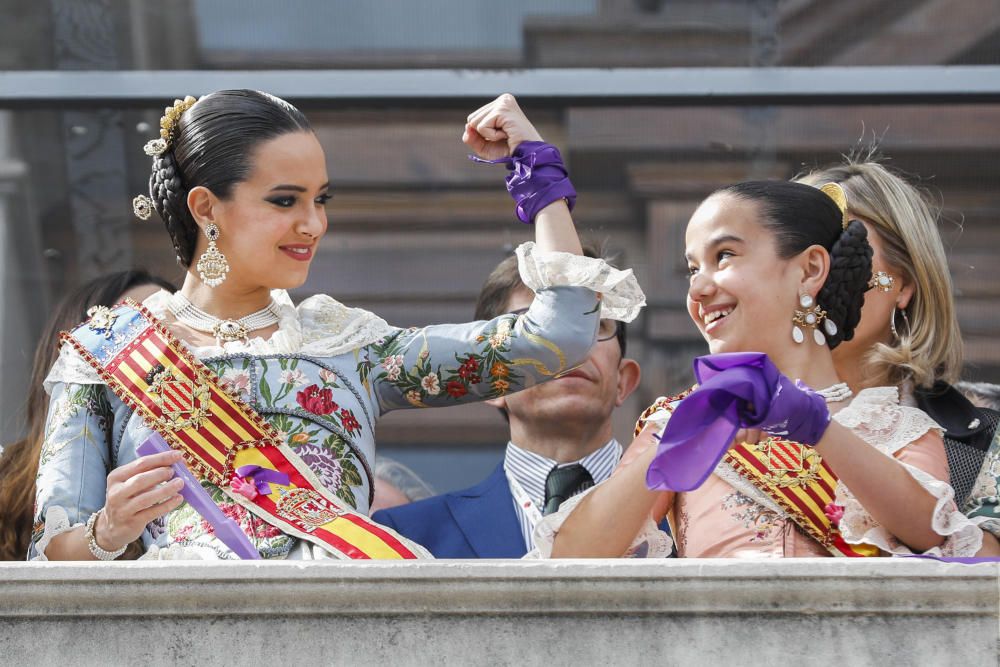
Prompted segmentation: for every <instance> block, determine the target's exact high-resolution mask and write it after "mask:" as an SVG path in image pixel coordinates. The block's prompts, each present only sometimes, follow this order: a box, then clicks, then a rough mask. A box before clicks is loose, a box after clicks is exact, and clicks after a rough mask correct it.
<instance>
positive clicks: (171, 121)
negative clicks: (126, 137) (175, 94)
mask: <svg viewBox="0 0 1000 667" xmlns="http://www.w3.org/2000/svg"><path fill="white" fill-rule="evenodd" d="M197 101H198V100H196V99H195V98H193V97H191V96H190V95H188V96H187V97H185V98H184V99H183V100H174V105H173V106H170V107H167V108H166V109H164V110H163V116H162V117H161V118H160V138H159V139H153V140H152V141H148V142H146V145H145V146H143V148H142V150H143V152H144V153H146V155H149V156H150V157H156V156H157V155H163V154H164V153H166V152H167V150H168V149H169V148H170V144H171V143H173V141H174V131H175V130H176V129H177V124H178V123H179V122H180V120H181V116H182V115H184V112H185V111H187V110H188V109H190V108H191V107H193V106H194V104H195V102H197Z"/></svg>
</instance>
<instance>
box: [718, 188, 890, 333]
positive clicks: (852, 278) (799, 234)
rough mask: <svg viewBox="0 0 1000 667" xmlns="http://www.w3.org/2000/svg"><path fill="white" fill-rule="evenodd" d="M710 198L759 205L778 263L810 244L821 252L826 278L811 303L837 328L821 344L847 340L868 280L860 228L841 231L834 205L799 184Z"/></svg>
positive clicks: (868, 256) (855, 223) (864, 234)
mask: <svg viewBox="0 0 1000 667" xmlns="http://www.w3.org/2000/svg"><path fill="white" fill-rule="evenodd" d="M715 194H728V195H732V196H734V197H738V198H739V199H742V200H745V201H752V202H755V203H756V204H757V205H758V206H760V210H761V213H762V214H763V216H764V219H763V221H762V223H763V225H764V227H766V228H767V229H768V230H769V231H770V232H771V233H772V234H773V235H774V239H775V244H776V246H777V251H778V256H779V257H781V258H782V259H789V258H791V257H794V256H795V255H798V254H799V253H801V252H802V251H804V250H805V249H806V248H808V247H809V246H812V245H819V246H823V247H824V248H826V250H827V252H829V253H830V273H829V275H827V277H826V282H825V283H823V287H822V289H820V291H819V294H818V295H816V303H817V304H818V305H819V307H820V308H822V309H823V310H825V311H826V316H827V318H828V319H830V320H831V321H832V322H833V323H834V324H836V325H837V334H836V335H834V336H830V335H826V332H825V331H824V334H825V335H826V342H827V344H828V345H829V346H830V349H833V348H835V347H837V346H838V345H840V343H841V342H842V341H845V340H851V338H853V337H854V329H855V327H857V326H858V321H859V320H860V319H861V306H862V305H863V304H864V300H865V292H866V291H867V288H868V281H869V280H870V279H871V276H872V247H871V245H869V243H868V230H867V229H865V226H864V224H862V223H861V221H860V220H851V222H850V224H849V225H848V226H847V229H844V227H843V219H844V218H843V214H842V213H841V211H840V208H838V207H837V205H836V204H835V203H834V201H833V200H832V199H830V197H829V196H828V195H826V193H824V192H822V191H820V190H818V189H817V188H814V187H812V186H809V185H803V184H801V183H790V182H788V181H746V182H743V183H737V184H736V185H730V186H729V187H726V188H722V189H721V190H718V191H716V193H715ZM713 196H714V195H713Z"/></svg>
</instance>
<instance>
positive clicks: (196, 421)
mask: <svg viewBox="0 0 1000 667" xmlns="http://www.w3.org/2000/svg"><path fill="white" fill-rule="evenodd" d="M149 395H150V397H151V398H152V399H153V401H154V402H155V403H156V405H157V406H159V408H160V410H161V411H163V416H162V417H160V418H159V419H158V420H157V421H158V422H159V424H160V425H161V426H162V427H163V428H168V429H170V430H172V431H176V430H179V429H185V428H194V429H198V428H200V427H201V422H202V420H203V419H204V418H205V417H206V416H207V415H208V412H209V404H210V398H211V392H210V391H209V388H208V387H207V386H205V385H204V384H201V383H196V382H193V381H191V380H189V379H187V378H185V377H183V376H178V374H177V373H174V372H173V370H171V369H166V368H164V369H163V370H161V371H159V372H158V373H156V374H155V375H154V376H153V378H152V381H151V382H150V383H149Z"/></svg>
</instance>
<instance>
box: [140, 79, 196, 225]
mask: <svg viewBox="0 0 1000 667" xmlns="http://www.w3.org/2000/svg"><path fill="white" fill-rule="evenodd" d="M197 101H198V100H196V99H195V98H194V97H192V96H190V95H188V96H187V97H185V98H184V99H183V100H174V104H173V106H169V107H167V108H166V109H164V110H163V116H161V117H160V137H159V139H152V140H150V141H147V142H146V145H145V146H143V147H142V152H143V153H145V154H146V155H148V156H150V157H158V156H160V155H163V154H164V153H166V152H167V151H168V150H170V146H171V144H173V142H174V139H176V137H175V134H176V132H177V125H178V124H179V123H180V121H181V116H183V115H184V112H185V111H187V110H188V109H190V108H191V107H193V106H194V105H195V102H197ZM132 212H133V213H135V217H137V218H139V219H140V220H149V218H150V216H152V215H153V200H151V199H150V198H149V197H147V196H146V195H137V196H136V197H135V199H133V200H132Z"/></svg>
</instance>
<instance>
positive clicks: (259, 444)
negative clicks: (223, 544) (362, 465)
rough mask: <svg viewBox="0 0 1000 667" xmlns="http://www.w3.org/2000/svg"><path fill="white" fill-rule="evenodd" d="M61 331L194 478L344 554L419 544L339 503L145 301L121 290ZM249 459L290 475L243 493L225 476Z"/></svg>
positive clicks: (375, 554) (387, 554) (408, 550)
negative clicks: (117, 299) (123, 296)
mask: <svg viewBox="0 0 1000 667" xmlns="http://www.w3.org/2000/svg"><path fill="white" fill-rule="evenodd" d="M62 338H63V340H64V341H66V342H67V343H69V344H71V345H72V346H73V347H74V348H75V349H76V351H77V352H79V353H80V355H81V356H82V357H83V358H84V359H85V360H87V362H88V363H90V365H91V366H93V367H94V369H95V370H97V372H98V373H99V374H100V376H101V378H102V379H103V380H104V381H105V382H106V383H107V385H108V386H109V387H110V388H111V390H112V391H113V392H114V393H115V395H116V396H118V397H119V398H120V399H121V400H122V401H124V402H125V403H126V404H127V405H128V406H130V407H131V408H132V409H134V410H135V411H136V412H137V414H139V415H141V416H142V418H143V420H144V421H145V422H146V424H147V425H149V426H150V427H152V428H153V429H154V430H156V431H157V432H158V433H159V434H160V435H162V436H163V438H164V439H165V440H166V441H167V442H168V443H169V444H170V446H171V447H172V448H174V449H177V450H179V451H180V452H181V453H182V454H183V455H184V461H185V463H186V464H187V466H188V467H189V468H190V469H191V471H192V473H194V474H195V476H196V477H198V478H199V479H203V480H206V481H208V482H210V483H212V484H214V485H215V486H217V487H218V488H220V489H221V490H222V491H224V492H225V493H226V494H227V495H228V496H229V497H230V498H231V499H232V500H233V501H234V502H236V503H239V504H240V505H242V506H243V507H245V508H247V509H248V510H249V511H251V512H253V513H254V514H256V515H257V516H259V517H260V518H262V519H263V520H265V521H267V522H268V523H270V524H271V525H273V526H276V527H277V528H279V529H281V530H282V531H283V532H285V533H287V534H290V535H294V536H296V537H299V538H301V539H304V540H308V541H310V542H313V543H315V544H318V545H320V546H321V547H324V548H326V549H328V550H330V551H332V552H333V553H334V555H337V556H339V557H342V558H352V559H412V558H419V557H422V556H424V555H426V552H425V551H424V550H423V549H422V548H421V547H419V546H417V545H415V544H412V543H410V542H409V541H408V540H406V539H405V538H402V537H400V536H399V535H397V534H395V533H394V532H393V531H391V530H389V529H387V528H385V527H383V526H380V525H379V524H377V523H375V522H373V521H371V519H369V518H368V517H367V516H364V515H363V514H360V513H358V512H355V511H354V510H351V509H348V508H346V507H343V506H342V504H341V503H340V502H338V499H337V498H336V496H334V495H333V493H332V492H331V491H330V490H329V489H326V488H325V487H324V486H323V485H322V484H321V483H320V482H319V480H318V479H317V478H316V476H315V474H313V472H312V470H311V469H310V468H309V467H308V466H307V465H306V464H305V463H304V462H303V461H302V460H301V459H300V458H299V457H298V456H297V455H296V454H295V452H294V451H293V450H292V449H291V448H290V447H289V446H288V445H287V444H286V443H285V442H284V441H283V440H282V438H281V437H280V435H279V434H278V433H277V431H275V429H274V428H273V427H272V426H271V425H270V424H268V423H267V422H266V421H265V420H264V419H263V418H262V417H261V416H260V415H259V414H258V413H257V412H256V411H255V410H254V409H253V408H251V407H250V406H249V405H247V404H246V403H244V402H243V401H242V400H241V399H240V398H239V397H237V396H235V395H234V394H231V393H230V392H228V391H226V390H225V389H224V388H222V387H221V386H220V385H219V383H218V382H217V376H216V374H215V373H214V372H213V371H212V370H211V369H209V368H208V367H207V366H205V365H204V364H202V363H201V362H200V361H198V360H197V359H195V358H194V357H193V356H191V354H190V353H189V352H188V351H187V350H186V349H185V348H184V346H183V345H182V344H181V343H180V341H178V340H177V339H176V338H175V337H174V336H173V335H172V334H171V333H170V332H169V331H167V329H166V328H165V327H164V326H163V325H162V324H161V323H160V322H159V321H158V320H157V319H156V318H155V317H154V316H153V315H152V314H151V313H150V312H149V311H148V310H146V309H145V308H144V307H143V306H141V305H139V304H137V303H135V302H134V301H132V300H130V299H129V300H126V301H125V303H123V304H119V305H118V306H116V307H115V308H114V309H105V310H104V311H103V312H101V313H100V320H99V321H98V322H97V323H96V324H95V318H92V319H91V320H89V321H88V322H85V323H84V324H82V325H80V326H79V327H78V328H77V329H75V330H74V331H73V332H72V333H64V334H63V335H62ZM246 465H257V466H260V467H262V468H264V469H269V470H276V471H278V472H281V473H284V474H285V475H287V476H288V479H289V484H287V485H282V484H276V483H273V482H272V483H271V484H270V489H271V493H269V494H265V493H260V494H258V495H257V496H256V498H254V499H252V500H251V499H249V498H246V497H244V495H240V494H238V493H235V492H234V491H233V490H232V489H231V488H230V485H231V483H232V481H233V478H234V475H235V470H236V469H237V468H241V467H242V466H246Z"/></svg>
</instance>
